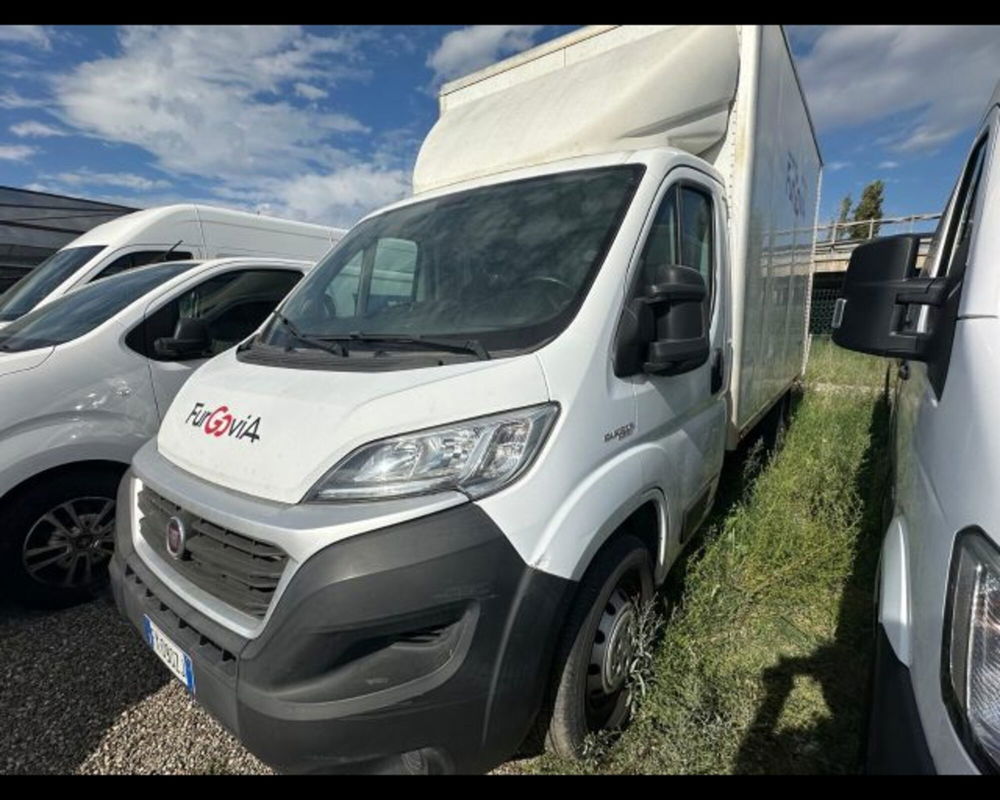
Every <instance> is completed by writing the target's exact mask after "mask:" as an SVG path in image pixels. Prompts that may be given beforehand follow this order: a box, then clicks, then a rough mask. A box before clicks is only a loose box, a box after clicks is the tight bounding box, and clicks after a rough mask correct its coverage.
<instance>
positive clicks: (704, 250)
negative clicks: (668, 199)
mask: <svg viewBox="0 0 1000 800" xmlns="http://www.w3.org/2000/svg"><path fill="white" fill-rule="evenodd" d="M680 235H681V261H680V263H681V264H683V265H684V266H685V267H691V268H692V269H696V270H698V272H700V273H701V277H702V278H704V279H705V286H707V287H708V291H709V295H710V296H711V291H712V198H711V197H710V196H709V195H707V194H706V193H705V192H702V191H700V190H698V189H695V188H693V187H691V186H681V224H680Z"/></svg>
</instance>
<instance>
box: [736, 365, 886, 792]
mask: <svg viewBox="0 0 1000 800" xmlns="http://www.w3.org/2000/svg"><path fill="white" fill-rule="evenodd" d="M889 417H890V413H889V401H888V384H887V385H886V389H885V391H884V392H883V394H882V395H881V397H880V399H879V400H878V402H877V403H876V404H875V406H874V409H873V412H872V416H871V422H870V425H869V433H870V440H869V441H870V444H869V447H868V450H867V451H866V453H865V456H864V459H863V461H862V464H861V467H860V469H859V471H858V475H857V480H856V490H857V493H858V496H859V497H860V498H861V499H862V502H863V508H862V530H861V531H860V533H859V535H858V537H857V539H856V540H855V548H854V558H853V561H852V566H851V572H850V575H849V577H848V579H847V581H846V582H845V584H844V587H843V591H842V594H841V602H840V607H839V610H838V617H837V627H836V631H835V634H834V639H833V641H832V642H831V643H829V644H824V645H823V646H821V647H818V648H817V649H816V650H814V651H813V652H812V653H810V654H809V655H807V656H804V657H799V658H788V657H782V658H781V659H780V660H779V661H778V663H777V664H776V665H775V666H773V667H771V668H770V669H768V670H767V671H766V672H765V673H764V674H763V681H764V686H765V695H764V699H763V701H762V702H761V704H760V706H759V708H758V709H757V712H756V715H755V717H754V720H753V722H752V724H751V726H750V728H749V729H748V731H747V734H746V736H745V738H744V740H743V742H742V744H741V747H740V750H739V754H738V756H737V759H736V764H735V770H734V771H735V772H737V773H744V774H746V773H758V774H759V773H770V774H774V773H783V774H786V773H799V774H805V773H808V774H817V773H845V772H847V773H851V772H857V771H859V770H860V769H861V767H862V764H863V749H864V743H865V729H866V725H867V708H868V705H869V703H868V699H869V691H870V686H869V675H870V666H871V657H872V644H873V642H874V624H875V617H874V605H873V604H874V600H873V590H874V586H875V576H876V570H877V566H878V556H879V545H878V543H879V541H880V539H881V534H882V530H883V519H882V517H883V513H884V512H883V503H884V497H885V496H886V495H887V493H888V492H889V491H890V485H889V484H890V471H889V466H888V464H889V461H888V459H889V452H888V451H889V446H890V441H889V436H890V433H889ZM803 678H805V679H811V680H813V681H815V682H816V684H818V685H819V686H820V687H821V690H822V692H823V697H824V700H825V702H826V706H827V708H828V709H829V710H830V715H829V716H825V717H823V718H822V719H820V720H818V721H816V722H815V723H814V724H813V725H811V726H808V727H805V728H802V727H796V728H793V729H779V720H780V718H781V714H782V711H783V709H784V707H785V704H786V702H787V701H788V699H789V697H790V696H791V694H792V691H793V688H794V684H795V681H796V680H797V679H800V680H801V679H803Z"/></svg>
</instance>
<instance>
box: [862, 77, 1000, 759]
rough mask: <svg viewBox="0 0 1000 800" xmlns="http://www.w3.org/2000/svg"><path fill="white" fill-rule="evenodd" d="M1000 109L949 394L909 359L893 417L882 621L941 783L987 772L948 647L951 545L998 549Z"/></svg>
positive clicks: (937, 267) (936, 260) (936, 261)
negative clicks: (949, 668)
mask: <svg viewBox="0 0 1000 800" xmlns="http://www.w3.org/2000/svg"><path fill="white" fill-rule="evenodd" d="M998 100H1000V94H997V95H995V96H994V99H993V101H992V102H991V108H990V109H989V110H988V112H987V114H986V117H985V118H984V120H983V122H982V123H981V126H980V127H979V129H978V131H977V133H976V136H975V140H974V141H975V142H976V143H977V144H978V143H979V141H980V140H981V138H982V137H983V136H984V135H985V136H988V137H989V141H988V144H987V149H986V151H985V157H984V162H983V171H982V177H981V179H980V183H979V191H978V193H977V196H976V202H975V207H974V209H973V217H972V218H973V229H972V230H973V233H972V236H971V240H970V244H969V250H968V255H967V259H966V266H965V273H964V278H963V283H962V288H961V291H962V296H961V300H960V303H959V311H958V320H957V322H956V323H955V329H954V339H953V342H952V347H951V353H950V357H949V359H948V367H947V378H946V380H945V382H944V385H943V391H941V393H940V394H938V392H937V391H936V390H935V388H934V386H933V385H932V384H931V382H930V380H929V377H928V367H927V365H925V364H923V363H920V362H917V361H909V362H907V371H906V372H905V373H904V374H905V375H906V376H907V377H905V379H903V380H900V381H899V382H898V387H897V393H896V401H895V404H894V410H893V413H894V443H893V444H894V452H893V456H894V457H893V464H894V470H895V480H894V489H895V498H894V504H895V518H894V519H893V521H892V523H891V524H890V526H889V529H888V531H887V533H886V539H885V542H884V544H883V560H882V564H881V570H882V583H881V594H880V602H879V620H880V622H882V624H883V626H884V627H885V630H886V635H887V638H888V639H889V642H890V644H891V646H892V649H893V651H894V654H895V656H896V658H897V659H899V661H901V662H902V663H903V664H905V665H906V666H907V667H908V668H909V676H910V680H911V683H912V691H913V696H914V699H915V701H916V706H917V709H918V711H919V717H920V726H921V728H922V734H923V737H924V739H925V740H926V744H927V747H928V749H929V751H930V755H931V757H932V758H933V762H934V768H935V769H936V770H937V771H938V772H941V773H972V772H979V771H980V766H979V765H977V763H976V762H975V760H974V759H973V758H972V756H971V755H970V753H969V751H968V749H967V747H966V744H965V743H963V741H962V740H961V738H960V737H959V735H958V733H957V731H956V728H955V724H954V723H953V722H952V720H951V717H950V714H949V710H948V706H947V705H946V701H945V693H946V692H945V686H944V684H945V680H944V679H945V676H944V675H943V670H942V664H943V655H942V648H943V646H944V641H945V634H946V632H945V630H944V624H945V610H946V605H947V602H948V595H949V571H950V568H951V563H952V558H953V553H954V549H955V542H956V539H957V536H958V534H959V533H960V532H962V531H963V530H967V529H969V528H973V527H974V528H978V529H979V530H980V531H982V532H983V533H984V534H985V535H986V536H987V537H988V538H989V539H991V540H992V541H993V542H994V543H997V544H1000V514H998V508H997V501H996V498H997V489H996V487H997V485H998V483H1000V429H998V427H997V425H996V413H995V412H996V398H997V397H998V396H1000V375H998V372H997V370H996V369H995V368H994V365H995V364H996V363H997V361H998V359H1000V345H998V342H1000V283H998V277H997V274H996V272H997V271H996V269H995V268H994V266H995V263H996V260H997V258H998V257H1000V239H998V238H997V228H998V227H1000V191H998V184H1000V181H998V180H997V178H996V176H997V172H998V169H1000V161H998V157H997V149H996V138H997V135H998V120H1000V111H998V109H997V107H996V105H995V104H996V103H997V102H998ZM967 169H969V167H968V165H967V166H966V170H967ZM959 185H961V178H960V180H959ZM957 196H958V193H957V192H954V193H953V194H952V196H951V198H950V199H949V202H948V205H947V208H946V209H945V213H944V216H943V218H942V221H941V226H942V227H941V229H940V230H942V231H947V230H950V229H952V226H953V224H954V223H955V220H956V219H957V215H958V213H959V210H957V209H956V199H957ZM939 238H940V233H939ZM941 258H942V248H941V246H940V244H938V246H937V247H936V249H935V251H934V252H933V253H932V254H931V256H930V257H929V260H928V264H927V265H926V270H927V272H928V274H930V275H940V274H942V270H943V269H944V268H943V266H942V264H941V263H940V262H941Z"/></svg>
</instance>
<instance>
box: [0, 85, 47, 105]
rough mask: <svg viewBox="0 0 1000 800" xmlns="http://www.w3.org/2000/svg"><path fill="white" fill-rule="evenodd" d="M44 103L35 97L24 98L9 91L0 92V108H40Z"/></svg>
mask: <svg viewBox="0 0 1000 800" xmlns="http://www.w3.org/2000/svg"><path fill="white" fill-rule="evenodd" d="M44 105H46V101H45V100H42V99H39V98H35V97H24V96H22V95H20V94H18V93H17V92H15V91H12V90H10V89H8V90H6V91H4V92H0V108H41V107H42V106H44Z"/></svg>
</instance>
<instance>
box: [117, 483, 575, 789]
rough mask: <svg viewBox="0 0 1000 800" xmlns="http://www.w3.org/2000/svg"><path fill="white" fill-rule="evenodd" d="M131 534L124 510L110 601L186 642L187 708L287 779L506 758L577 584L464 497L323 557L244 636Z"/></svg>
mask: <svg viewBox="0 0 1000 800" xmlns="http://www.w3.org/2000/svg"><path fill="white" fill-rule="evenodd" d="M127 483H128V481H125V482H124V484H123V485H126V484H127ZM121 500H124V501H125V502H124V505H123V506H122V508H125V509H127V507H128V504H127V500H126V499H125V498H121ZM128 526H129V520H128V515H127V514H120V515H119V535H118V542H117V547H116V553H115V556H114V559H113V561H112V564H111V576H112V585H113V588H114V594H115V600H116V602H117V604H118V607H119V608H120V609H121V611H122V613H123V614H124V615H125V616H126V617H127V618H128V619H129V620H130V621H131V622H132V623H133V624H134V625H135V626H136V627H139V628H141V626H142V618H143V616H144V615H148V616H149V617H150V618H151V619H152V620H153V621H154V622H155V623H156V625H157V626H158V627H159V628H160V629H161V630H163V632H164V633H166V634H167V635H168V636H169V637H171V638H172V639H173V640H174V641H175V642H176V643H177V644H178V645H179V646H180V647H182V648H183V649H184V650H185V651H186V652H187V653H188V654H189V655H190V656H191V658H192V661H193V663H194V673H195V684H196V699H197V700H198V701H199V702H200V703H201V704H202V705H203V706H204V707H205V708H206V709H208V711H210V712H211V713H212V714H213V715H214V716H215V717H217V718H218V719H219V720H220V721H221V722H222V724H223V725H225V726H226V727H227V728H228V729H229V730H230V731H232V732H233V733H234V734H235V735H236V736H237V737H238V738H240V739H241V740H242V741H243V743H244V744H245V745H246V746H247V747H248V749H250V750H251V751H252V752H253V753H255V754H256V755H257V756H258V757H260V758H261V759H262V760H264V761H265V762H267V763H269V764H272V765H273V766H276V767H278V768H279V769H282V770H286V771H295V772H312V771H337V770H345V771H480V770H485V769H489V768H490V767H492V766H494V765H495V764H497V763H499V762H500V761H502V760H503V759H504V758H505V757H507V756H509V755H510V754H511V753H512V752H513V751H514V750H515V749H516V747H517V746H518V745H519V744H520V742H521V741H522V739H523V738H524V735H525V734H526V732H527V730H528V728H529V726H530V725H531V722H532V720H533V718H534V715H535V713H536V711H537V709H538V708H539V706H540V703H541V699H542V695H543V692H544V690H545V688H546V684H547V678H548V675H549V670H550V662H551V658H552V652H553V649H554V643H555V640H556V637H557V634H558V631H559V628H560V626H561V624H562V619H563V617H564V613H565V609H566V607H567V605H568V602H569V600H570V597H571V594H572V590H573V588H574V586H575V584H573V583H572V582H570V581H566V580H563V579H560V578H556V577H554V576H552V575H549V574H546V573H542V572H539V571H537V570H533V569H531V568H529V567H528V566H527V565H526V564H525V563H524V562H523V561H522V560H521V558H520V557H519V556H518V554H517V552H516V551H515V550H514V548H513V547H512V546H511V545H510V543H509V541H508V540H507V539H506V537H505V536H503V534H502V533H501V532H500V530H499V529H498V528H497V527H496V525H495V524H494V523H493V522H492V520H491V519H490V518H489V517H488V516H487V515H486V514H485V512H483V511H482V510H481V509H480V508H479V507H478V506H476V505H473V504H471V503H470V504H465V505H462V506H458V507H455V508H452V509H448V510H446V511H442V512H439V513H436V514H431V515H429V516H427V517H423V518H421V519H418V520H413V521H410V522H406V523H402V524H399V525H395V526H392V527H388V528H384V529H382V530H378V531H375V532H372V533H367V534H362V535H359V536H356V537H352V538H349V539H346V540H344V541H341V542H338V543H336V544H333V545H330V546H329V547H327V548H325V549H323V550H321V551H319V552H318V553H317V554H316V555H314V556H313V557H312V558H310V559H309V560H308V561H306V562H305V563H304V564H302V566H301V567H300V568H299V569H298V571H297V572H296V573H295V575H294V576H293V578H292V580H291V581H290V582H289V584H288V586H287V588H286V589H285V591H284V593H283V594H282V595H281V597H280V598H279V599H278V600H277V604H276V606H275V608H274V609H273V611H272V613H271V616H270V618H269V619H268V622H267V625H266V626H265V628H264V630H263V631H262V633H261V635H260V636H258V637H257V638H255V639H245V638H242V637H240V636H238V635H237V634H235V633H233V632H232V631H230V630H228V629H226V628H223V627H222V626H220V625H218V624H217V623H215V622H214V621H213V620H211V619H208V618H207V617H205V616H204V615H203V614H201V613H200V612H198V611H197V610H196V609H195V608H193V607H192V606H191V605H190V604H188V603H186V602H185V601H184V599H183V598H182V597H180V596H178V595H177V594H175V593H174V592H172V591H171V590H170V589H168V588H167V587H166V586H165V585H164V584H163V583H162V582H161V581H160V580H159V579H158V578H157V577H156V576H155V575H154V574H153V573H152V572H151V571H150V570H149V569H148V567H147V566H146V565H145V564H144V563H143V562H142V561H141V560H140V559H139V558H138V556H137V555H136V553H135V552H134V551H133V548H132V545H131V531H129V530H128ZM150 657H152V654H151V656H150Z"/></svg>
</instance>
